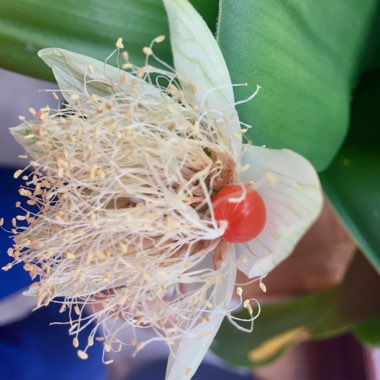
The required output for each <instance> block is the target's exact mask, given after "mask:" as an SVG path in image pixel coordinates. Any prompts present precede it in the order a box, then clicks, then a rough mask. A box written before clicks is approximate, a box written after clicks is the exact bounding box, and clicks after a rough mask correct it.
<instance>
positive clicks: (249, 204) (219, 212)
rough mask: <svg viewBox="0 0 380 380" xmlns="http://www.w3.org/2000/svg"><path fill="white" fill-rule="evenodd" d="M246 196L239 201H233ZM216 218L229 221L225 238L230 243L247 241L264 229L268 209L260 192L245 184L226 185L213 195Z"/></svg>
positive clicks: (219, 220)
mask: <svg viewBox="0 0 380 380" xmlns="http://www.w3.org/2000/svg"><path fill="white" fill-rule="evenodd" d="M244 191H245V196H244V198H243V199H242V200H239V202H234V201H233V202H231V200H233V199H234V198H240V197H242V195H243V192H244ZM212 204H213V207H214V215H215V219H216V220H217V221H218V222H221V221H227V223H228V225H227V228H226V230H225V232H224V235H223V237H224V239H225V240H226V241H228V242H230V243H246V242H247V241H249V240H251V239H253V238H255V237H256V236H257V235H259V234H260V232H261V231H262V230H263V228H264V226H265V222H266V210H265V204H264V201H263V199H262V198H261V196H260V194H259V193H258V192H257V191H255V190H253V189H252V188H250V187H247V186H243V185H236V184H231V185H226V186H224V187H223V188H222V190H220V191H219V192H218V194H216V195H215V196H213V197H212Z"/></svg>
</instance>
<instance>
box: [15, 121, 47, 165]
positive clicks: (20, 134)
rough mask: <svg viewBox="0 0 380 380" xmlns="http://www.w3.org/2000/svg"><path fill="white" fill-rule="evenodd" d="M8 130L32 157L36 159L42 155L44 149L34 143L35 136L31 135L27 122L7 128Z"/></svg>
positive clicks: (35, 140)
mask: <svg viewBox="0 0 380 380" xmlns="http://www.w3.org/2000/svg"><path fill="white" fill-rule="evenodd" d="M9 132H10V133H11V135H12V136H13V137H14V139H15V140H16V141H17V142H18V143H19V144H20V145H21V146H22V147H23V148H24V149H25V151H26V152H28V153H29V154H30V156H31V157H32V158H33V159H35V160H37V159H38V158H39V157H41V156H42V154H43V152H44V150H43V148H42V147H41V146H40V145H38V144H36V142H37V137H35V136H33V134H32V130H31V129H30V128H29V127H28V123H22V124H20V125H18V126H17V127H13V128H9Z"/></svg>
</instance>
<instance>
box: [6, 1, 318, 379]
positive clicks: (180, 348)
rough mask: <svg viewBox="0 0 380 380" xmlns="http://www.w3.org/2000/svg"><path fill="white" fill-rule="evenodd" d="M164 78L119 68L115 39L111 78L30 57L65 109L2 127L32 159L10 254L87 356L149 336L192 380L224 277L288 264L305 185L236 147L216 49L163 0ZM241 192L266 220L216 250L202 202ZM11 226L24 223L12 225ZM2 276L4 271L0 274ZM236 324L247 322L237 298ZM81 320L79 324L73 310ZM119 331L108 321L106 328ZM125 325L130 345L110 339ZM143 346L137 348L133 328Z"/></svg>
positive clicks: (301, 218) (57, 57) (286, 158)
mask: <svg viewBox="0 0 380 380" xmlns="http://www.w3.org/2000/svg"><path fill="white" fill-rule="evenodd" d="M164 4H165V7H166V11H167V14H168V18H169V24H170V39H171V44H172V49H173V56H174V64H175V70H173V71H172V70H170V69H168V70H166V69H165V70H163V69H157V68H154V67H152V66H150V65H149V62H148V59H152V58H157V57H155V55H154V53H153V44H154V43H160V42H162V41H163V37H162V36H160V37H157V38H156V39H155V40H154V41H153V43H152V45H151V46H150V47H146V48H144V53H145V55H146V57H147V61H146V65H145V66H144V67H141V68H138V67H136V66H133V65H132V64H131V63H130V62H129V59H128V56H127V54H126V52H123V43H122V40H121V39H119V40H118V41H117V43H116V47H117V50H116V52H117V55H118V56H119V54H121V55H120V56H121V57H123V59H124V64H123V65H122V68H127V69H128V71H124V70H122V69H120V68H116V67H112V66H110V65H107V64H105V63H102V62H99V61H96V60H94V59H91V58H89V57H85V56H83V55H80V54H76V53H73V52H69V51H65V50H62V49H55V48H52V49H44V50H42V51H40V53H39V55H40V57H41V58H42V59H43V60H44V61H45V62H46V63H47V64H48V65H49V66H50V67H51V68H52V69H53V72H54V75H55V77H56V79H57V82H58V84H59V86H60V89H61V92H62V95H63V96H64V97H65V98H66V100H67V101H68V103H69V106H68V107H66V109H63V110H60V111H56V112H52V111H51V110H49V109H47V108H45V109H41V110H40V111H38V112H37V111H35V110H33V109H31V113H32V114H33V115H34V116H35V117H34V120H32V121H30V122H24V123H23V124H22V125H20V126H19V127H16V128H13V129H12V131H11V132H12V134H13V135H14V136H15V138H16V139H17V140H18V141H19V142H20V143H21V144H22V145H23V146H24V147H25V148H26V150H27V152H28V154H29V155H30V157H31V159H32V161H31V164H30V166H29V167H28V169H30V171H22V170H20V171H17V172H16V174H15V175H16V177H17V176H20V175H22V177H23V179H24V181H25V185H24V186H23V187H22V188H21V189H20V193H21V194H22V195H25V196H26V197H27V198H28V201H27V202H28V204H29V205H31V206H34V205H36V206H37V207H38V208H39V212H38V213H35V214H34V213H32V212H30V211H27V210H26V209H24V208H23V207H22V206H21V205H19V206H20V209H21V210H23V211H22V213H21V215H19V216H18V218H16V219H17V220H16V219H15V220H14V230H13V231H14V233H15V246H14V249H13V250H11V251H10V252H9V254H10V255H11V256H12V257H14V259H15V260H14V263H13V264H15V263H19V262H23V263H24V264H25V269H26V270H27V271H29V273H30V275H31V276H32V278H38V279H39V281H37V282H36V283H35V284H34V285H33V286H32V287H31V289H30V291H29V292H30V293H33V294H37V295H38V299H39V304H40V305H47V304H48V303H49V302H58V301H57V300H56V298H57V297H63V300H62V301H60V302H62V310H64V309H68V311H69V315H70V329H69V331H70V333H71V334H72V335H73V336H74V339H73V344H74V346H75V347H77V348H78V349H79V348H80V349H79V350H78V355H79V356H80V357H81V358H82V359H85V358H86V357H87V356H88V353H87V351H88V349H89V347H90V346H92V344H93V343H94V336H95V332H96V329H94V330H93V331H92V332H91V333H90V335H89V337H88V339H87V340H86V341H85V342H83V341H81V340H80V339H81V337H80V336H79V333H80V332H81V330H82V329H83V328H84V327H86V325H87V324H88V323H90V322H91V321H96V324H97V327H98V326H102V327H103V333H104V350H105V352H109V351H111V350H114V351H115V350H116V351H117V350H120V349H121V348H122V346H123V345H134V346H135V347H136V351H138V350H140V349H141V348H142V347H144V345H146V344H147V343H149V342H151V341H154V340H163V341H165V342H166V343H167V344H168V346H169V348H170V357H169V362H168V367H167V377H166V378H167V379H168V380H181V379H190V378H191V377H192V375H193V374H194V372H195V371H196V369H197V367H198V366H199V364H200V362H201V361H202V358H203V357H204V355H205V354H206V352H207V350H208V348H209V346H210V344H211V342H212V340H213V338H214V336H215V334H216V333H217V331H218V329H219V327H220V324H221V322H222V320H223V318H224V317H225V316H227V317H228V318H229V319H230V320H231V322H232V323H236V322H235V321H234V319H233V317H232V316H231V309H230V302H231V299H232V297H233V289H234V283H235V277H236V273H237V271H238V270H241V271H242V272H244V273H245V274H246V275H247V276H248V277H250V278H261V277H262V276H265V275H266V274H267V273H268V272H269V271H271V270H272V269H273V268H274V267H275V266H276V265H277V264H278V263H279V262H281V261H282V260H283V259H284V258H286V257H287V255H289V253H290V252H291V251H292V249H293V248H294V246H295V244H296V242H297V241H298V240H299V239H300V237H301V236H302V235H303V233H304V232H305V231H306V229H307V228H308V227H309V226H310V225H311V223H312V222H313V221H314V220H315V219H316V217H317V216H318V214H319V212H320V208H321V203H322V196H321V190H320V186H319V181H318V176H317V174H316V173H315V171H314V169H313V167H312V166H311V165H310V164H309V162H308V161H306V160H305V159H304V158H303V157H301V156H299V155H298V154H296V153H293V152H291V151H289V150H271V149H267V148H264V147H257V146H253V145H250V144H243V143H242V135H243V131H242V130H241V129H240V122H239V119H238V115H237V112H236V110H235V104H236V103H235V100H234V94H233V86H232V84H231V79H230V75H229V73H228V70H227V66H226V63H225V61H224V59H223V56H222V54H221V51H220V50H219V47H218V45H217V43H216V41H215V39H214V38H213V36H212V34H211V32H210V31H209V29H208V28H207V26H206V24H205V22H204V21H203V20H202V18H201V17H200V16H199V15H198V14H197V12H196V11H195V10H194V8H193V7H192V6H191V5H190V4H189V3H188V1H186V0H164ZM231 183H238V184H242V185H244V186H251V187H254V188H255V189H256V190H257V191H258V192H259V193H260V195H261V197H262V198H263V200H264V203H265V206H266V212H267V220H266V224H265V227H264V230H263V231H262V232H261V233H260V235H259V236H258V237H257V238H255V239H253V240H252V241H249V242H247V243H246V244H231V243H228V242H226V241H225V240H224V239H223V233H224V231H225V228H226V226H225V225H223V223H218V222H217V221H216V220H215V217H214V213H213V206H212V195H213V194H214V193H215V192H217V191H218V190H220V189H221V188H223V186H225V185H226V184H231ZM18 220H19V221H22V222H24V221H25V220H26V222H27V223H28V226H27V227H25V226H18V225H17V223H18ZM5 269H9V266H8V267H7V268H5ZM237 293H238V295H239V296H240V299H241V301H242V303H243V304H244V306H245V308H246V309H247V313H248V314H247V315H249V317H248V321H250V322H253V320H254V319H255V317H256V315H254V314H255V313H254V312H253V307H252V306H251V305H250V303H249V300H246V301H244V302H243V299H242V298H241V297H242V294H241V289H238V292H237ZM85 306H86V307H87V308H89V309H90V310H91V311H92V313H91V314H90V316H85V315H84V314H83V311H84V307H85ZM114 319H118V323H115V324H114V325H113V324H112V322H110V321H112V320H114ZM126 326H128V327H131V328H132V331H134V334H135V337H134V338H132V339H131V341H129V342H124V341H121V340H120V339H119V338H118V335H119V332H120V329H122V328H124V327H126ZM140 329H152V330H153V331H154V333H155V337H154V338H152V339H151V340H149V341H148V342H147V341H145V342H139V341H138V334H137V332H138V330H140Z"/></svg>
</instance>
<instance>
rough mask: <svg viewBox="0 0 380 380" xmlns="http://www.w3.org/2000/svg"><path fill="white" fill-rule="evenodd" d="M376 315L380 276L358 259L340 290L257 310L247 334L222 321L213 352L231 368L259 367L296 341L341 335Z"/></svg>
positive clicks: (379, 310) (379, 306) (242, 314)
mask: <svg viewBox="0 0 380 380" xmlns="http://www.w3.org/2000/svg"><path fill="white" fill-rule="evenodd" d="M363 294H365V296H363ZM378 313H380V277H379V276H378V274H377V273H376V271H375V270H374V269H373V268H372V267H371V265H370V264H369V263H368V261H367V260H366V259H365V258H364V257H363V256H362V255H360V254H358V255H356V257H355V259H354V260H353V262H352V264H351V265H350V268H349V270H348V272H347V274H346V276H345V278H344V281H343V283H342V284H341V285H339V286H335V287H333V288H331V289H328V290H325V291H322V292H317V293H314V294H309V295H306V296H299V297H296V298H293V299H288V300H285V301H280V302H274V303H269V304H264V305H262V310H261V313H260V315H259V317H258V318H257V319H256V321H255V326H254V331H253V332H252V333H251V334H247V333H244V332H241V331H239V330H237V329H236V328H235V327H234V326H233V325H231V324H230V323H229V322H228V321H225V322H224V323H223V325H222V327H221V329H220V331H219V333H218V335H217V337H216V339H215V342H214V345H213V346H212V348H213V351H214V352H215V353H216V354H217V355H218V356H220V357H221V358H222V359H223V360H225V361H227V362H228V363H230V364H232V365H236V366H245V367H256V366H261V365H265V364H268V363H270V362H271V361H273V360H275V359H276V358H278V357H279V356H280V355H281V354H282V353H283V352H285V351H286V350H287V349H288V348H290V347H291V346H292V345H294V344H295V343H296V342H298V341H299V340H302V339H304V338H306V337H311V338H312V339H322V338H326V337H330V336H334V335H338V334H341V333H343V332H346V331H349V330H351V329H352V328H353V327H354V326H355V325H356V324H358V323H362V322H363V321H365V320H367V319H368V318H370V317H371V316H373V315H376V314H378ZM237 317H239V318H245V319H247V317H248V312H247V311H243V312H240V313H238V314H237Z"/></svg>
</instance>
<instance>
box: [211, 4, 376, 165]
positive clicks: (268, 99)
mask: <svg viewBox="0 0 380 380" xmlns="http://www.w3.org/2000/svg"><path fill="white" fill-rule="evenodd" d="M378 6H379V1H378V0H363V1H357V0H334V1H330V0H320V1H304V0H288V1H283V0H266V1H251V0H240V1H235V0H222V1H221V13H220V20H219V32H218V39H219V42H220V45H221V48H222V51H223V53H224V56H225V58H226V61H227V65H228V66H229V69H230V72H231V76H232V81H233V82H234V83H245V82H248V83H249V87H248V88H246V89H237V90H236V94H237V99H238V100H239V99H243V98H245V97H246V96H248V94H249V93H250V92H253V90H254V88H255V85H256V84H260V85H261V86H262V91H261V92H260V93H259V95H258V96H257V97H256V98H255V99H254V100H253V101H251V102H249V103H247V104H245V105H242V106H240V107H239V113H240V116H241V119H242V120H243V121H245V122H247V123H250V124H252V125H253V128H252V129H251V130H250V131H249V133H248V137H249V138H251V139H252V140H253V142H254V143H255V144H258V145H261V144H264V145H267V146H268V147H271V148H284V147H286V148H290V149H293V150H295V151H297V152H298V153H301V154H303V155H304V156H305V157H307V158H308V159H310V160H311V162H312V163H313V164H314V165H315V166H316V168H317V169H318V170H322V169H324V168H326V167H327V166H328V164H329V163H330V161H331V160H332V158H333V156H334V154H335V153H336V152H337V150H338V148H339V146H340V144H341V143H342V140H343V138H344V135H345V133H346V130H347V127H348V119H349V99H350V93H351V87H352V84H353V82H354V81H355V79H356V77H357V74H358V72H359V71H360V66H361V64H362V62H363V59H364V55H363V52H364V51H365V52H366V62H367V63H368V59H369V58H370V56H371V55H372V53H373V52H372V50H371V51H368V50H366V41H367V40H368V39H369V34H370V33H371V31H372V28H373V24H374V23H375V21H376V17H377V13H376V12H377V9H378ZM379 39H380V33H378V34H377V35H376V38H372V42H376V43H377V45H376V44H374V45H373V49H375V48H376V46H377V47H378V43H379ZM371 46H372V45H371ZM370 53H371V54H370Z"/></svg>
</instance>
